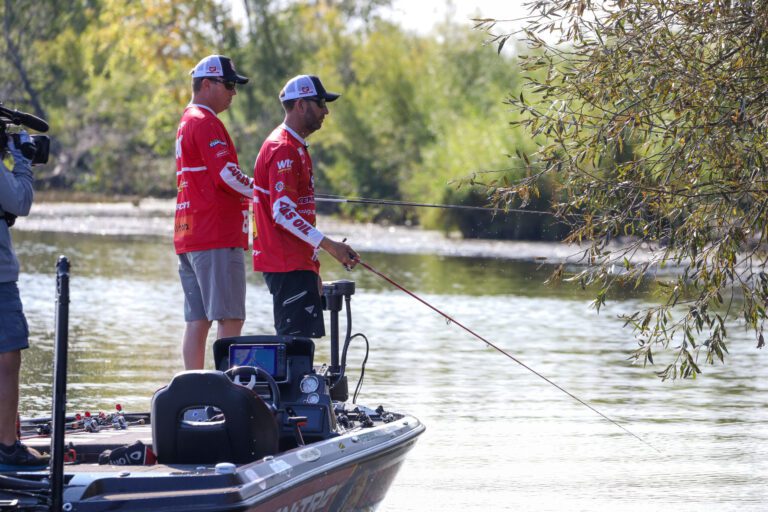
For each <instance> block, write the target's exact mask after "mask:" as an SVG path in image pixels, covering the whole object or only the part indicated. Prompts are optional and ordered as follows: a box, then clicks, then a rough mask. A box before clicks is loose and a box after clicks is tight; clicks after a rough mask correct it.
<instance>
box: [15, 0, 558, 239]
mask: <svg viewBox="0 0 768 512" xmlns="http://www.w3.org/2000/svg"><path fill="white" fill-rule="evenodd" d="M3 1H4V4H3V5H4V21H5V25H4V26H5V27H7V31H6V34H4V38H3V40H2V41H0V50H1V51H2V52H3V54H4V55H5V56H6V57H13V58H6V60H7V61H9V62H15V63H18V65H16V66H15V68H14V72H13V73H10V74H9V77H8V79H7V81H6V82H4V83H3V84H2V85H0V87H2V89H0V99H5V100H7V101H9V102H10V103H11V105H12V106H14V107H16V108H21V109H27V110H29V109H30V108H31V109H32V111H33V112H34V113H37V114H38V115H40V116H41V117H44V118H46V119H48V120H49V121H50V124H51V127H52V129H51V132H50V135H51V136H52V137H53V154H52V159H51V161H52V163H51V164H50V165H48V166H47V167H44V168H42V169H38V171H37V172H36V175H37V181H38V187H40V188H45V187H48V188H68V189H75V190H78V191H84V192H88V191H90V192H96V193H99V194H104V193H118V194H137V195H141V196H143V195H165V196H172V195H173V194H174V193H175V181H174V173H173V168H174V164H173V142H174V135H175V130H176V124H177V123H178V119H179V116H180V115H181V112H182V110H183V108H184V106H185V104H186V103H187V102H188V101H189V98H190V97H191V90H190V89H191V87H190V78H189V75H188V71H189V69H191V68H192V66H193V65H194V64H195V63H196V62H197V61H198V60H199V59H200V58H201V57H202V56H204V55H207V54H210V53H222V54H226V55H229V56H231V57H232V58H233V60H234V62H235V63H236V65H237V68H238V70H239V71H242V72H243V73H244V74H246V75H247V76H249V77H250V79H251V80H250V83H249V84H247V85H246V86H243V87H239V88H238V94H237V97H236V98H235V100H234V101H233V104H232V107H231V108H230V109H229V110H227V111H226V112H225V113H222V114H221V116H222V117H223V119H224V121H225V123H226V124H227V126H228V128H229V131H230V133H231V135H232V138H233V140H234V141H235V142H236V144H237V147H238V155H239V159H240V164H241V166H242V167H243V169H245V170H246V171H249V170H250V169H252V168H253V163H254V161H255V160H256V156H257V154H258V150H259V148H260V146H261V143H262V141H263V140H264V138H265V137H266V136H267V135H268V134H269V132H270V131H271V130H272V129H273V128H274V127H275V126H276V125H277V124H279V123H280V121H282V118H283V111H282V108H281V106H280V104H279V101H278V98H277V95H278V92H279V90H280V88H281V87H282V86H283V84H284V83H285V82H286V81H287V80H288V79H289V78H290V77H292V76H294V75H297V74H302V73H309V74H317V75H319V76H321V77H322V79H323V81H324V83H325V84H326V86H327V87H328V88H329V89H330V90H335V91H339V92H341V93H342V98H341V99H340V100H339V101H337V102H335V103H333V104H331V105H330V110H331V115H330V116H329V117H328V118H327V120H326V122H325V125H324V127H323V130H322V131H321V132H320V133H318V134H316V135H315V136H313V137H311V138H310V143H311V145H312V155H313V158H314V161H315V164H316V166H315V167H316V185H317V190H318V191H319V192H323V193H328V194H339V195H343V196H350V197H367V198H382V199H393V200H412V201H419V202H426V201H428V202H439V203H459V204H468V205H478V206H480V205H485V204H486V202H487V197H488V191H487V188H486V187H485V186H484V184H485V178H486V175H485V173H486V172H487V171H499V170H502V171H503V173H504V176H506V179H507V180H508V181H509V182H510V183H515V182H517V181H518V180H520V179H524V178H525V177H526V176H528V175H529V173H530V168H529V166H519V165H517V164H515V163H512V162H511V160H510V157H509V156H508V155H507V153H515V152H522V153H526V154H531V153H533V152H534V151H535V148H536V146H535V144H534V141H533V139H531V138H530V137H528V135H527V133H525V131H524V130H522V129H520V128H518V129H515V130H513V131H512V132H507V131H505V130H504V127H506V126H507V123H508V117H509V112H508V110H509V109H508V107H507V106H505V105H504V104H503V103H502V100H503V98H504V97H505V96H506V95H507V94H508V93H509V91H510V89H512V88H515V87H517V86H518V84H519V83H520V80H521V77H520V73H519V69H518V68H517V66H515V65H514V63H513V61H511V60H510V59H508V58H499V56H498V55H497V53H496V51H495V49H494V48H493V47H492V46H484V45H483V44H482V43H483V39H484V37H485V36H484V35H483V34H482V33H479V32H476V31H472V30H471V27H470V26H469V25H467V26H458V25H455V24H450V23H445V24H444V25H442V26H441V27H439V28H438V29H437V30H436V31H435V32H434V33H432V34H429V35H419V34H414V33H408V32H405V31H403V29H401V28H400V27H398V26H396V25H393V24H392V23H391V22H387V21H385V20H384V19H383V18H382V17H381V16H380V14H381V13H382V12H383V11H384V10H385V9H386V8H387V7H388V6H389V4H390V1H389V0H367V1H348V0H333V1H324V2H280V1H277V0H232V2H221V1H219V0H187V1H183V2H179V1H174V0H141V1H136V2H124V1H120V0H72V1H66V2H64V1H61V0H45V1H43V2H39V3H38V8H36V9H34V10H32V9H26V8H23V5H22V4H23V3H22V2H18V1H13V0H3ZM235 8H238V9H235ZM231 10H237V12H242V16H240V17H239V19H233V16H232V12H231ZM25 76H26V79H25V78H24V77H25ZM467 176H474V178H470V179H467ZM458 183H463V185H462V186H461V187H460V188H459V189H457V188H456V187H457V184H458ZM551 198H552V190H551V187H550V184H549V183H544V184H541V185H540V186H539V187H538V188H536V189H535V190H534V189H531V193H530V194H529V195H528V196H527V197H525V198H523V199H522V200H516V201H514V202H510V203H509V205H508V206H510V207H514V208H517V207H520V206H521V205H523V203H525V204H526V207H527V208H529V209H536V210H544V209H547V207H548V205H549V203H550V201H551V200H552V199H551ZM341 210H342V213H344V214H346V215H349V216H354V217H356V218H359V219H365V220H376V221H382V222H395V223H399V222H412V223H423V224H425V225H427V226H429V227H435V228H441V229H444V230H446V231H452V230H457V229H458V230H460V231H461V232H462V233H463V234H464V235H465V236H497V237H513V238H534V239H536V238H557V236H558V233H559V232H558V231H557V230H556V229H550V227H551V226H550V225H549V224H551V219H550V220H546V217H541V216H531V215H523V214H517V215H497V216H496V217H491V215H490V214H488V213H482V212H481V213H476V214H472V213H470V214H467V215H465V214H464V212H463V211H462V212H461V213H453V212H450V211H446V210H413V209H406V208H396V209H394V208H386V207H376V206H370V205H368V206H365V207H346V206H345V207H344V208H342V209H341Z"/></svg>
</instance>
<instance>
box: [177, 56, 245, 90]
mask: <svg viewBox="0 0 768 512" xmlns="http://www.w3.org/2000/svg"><path fill="white" fill-rule="evenodd" d="M189 74H190V75H192V78H204V77H209V76H216V77H221V79H222V80H224V81H225V82H235V83H238V84H247V83H248V77H245V76H242V75H238V74H237V73H236V72H235V65H234V64H233V63H232V59H230V58H229V57H225V56H223V55H209V56H207V57H206V58H204V59H203V60H201V61H200V62H198V63H197V66H195V67H194V69H193V70H192V71H190V72H189Z"/></svg>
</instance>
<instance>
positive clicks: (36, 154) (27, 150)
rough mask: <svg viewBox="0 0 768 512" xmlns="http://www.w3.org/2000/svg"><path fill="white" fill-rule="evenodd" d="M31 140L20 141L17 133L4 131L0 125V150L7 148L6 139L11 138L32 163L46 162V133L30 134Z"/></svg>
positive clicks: (47, 144)
mask: <svg viewBox="0 0 768 512" xmlns="http://www.w3.org/2000/svg"><path fill="white" fill-rule="evenodd" d="M0 126H1V125H0ZM29 138H30V139H32V141H31V142H24V143H22V142H21V136H20V134H18V133H4V132H3V129H2V127H0V151H5V150H7V149H8V139H13V145H14V146H16V147H17V148H19V149H20V150H21V154H22V155H24V156H25V157H26V158H28V159H29V160H31V162H32V165H36V164H47V163H48V150H49V148H50V139H49V138H48V136H47V135H30V136H29Z"/></svg>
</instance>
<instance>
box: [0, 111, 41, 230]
mask: <svg viewBox="0 0 768 512" xmlns="http://www.w3.org/2000/svg"><path fill="white" fill-rule="evenodd" d="M9 124H15V125H17V126H19V125H21V126H26V127H27V128H31V129H33V130H36V131H38V132H47V131H48V123H47V122H45V121H43V120H42V119H40V118H39V117H36V116H33V115H32V114H27V113H26V112H19V111H18V110H11V109H9V108H6V107H4V106H3V104H2V102H0V159H2V157H3V156H4V155H5V152H6V151H7V150H8V140H9V139H13V145H14V146H15V147H17V148H18V149H19V150H20V151H21V154H22V155H24V157H25V158H28V159H29V160H30V161H31V163H32V165H35V164H46V163H48V150H49V148H50V142H51V141H50V139H49V138H48V136H47V135H30V140H24V141H22V139H21V134H19V133H9V132H8V131H7V128H8V125H9ZM0 212H2V216H3V218H4V220H5V222H6V224H8V226H13V224H14V223H15V222H16V215H14V214H12V213H8V212H5V211H2V209H1V208H0Z"/></svg>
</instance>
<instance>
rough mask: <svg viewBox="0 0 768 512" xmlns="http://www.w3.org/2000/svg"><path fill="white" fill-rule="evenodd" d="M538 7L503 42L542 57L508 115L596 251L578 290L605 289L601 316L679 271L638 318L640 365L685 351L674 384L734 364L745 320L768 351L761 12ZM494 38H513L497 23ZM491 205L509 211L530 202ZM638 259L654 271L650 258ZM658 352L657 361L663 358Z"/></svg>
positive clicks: (508, 190) (649, 2) (703, 4)
mask: <svg viewBox="0 0 768 512" xmlns="http://www.w3.org/2000/svg"><path fill="white" fill-rule="evenodd" d="M528 6H529V8H530V16H529V18H528V20H529V22H528V23H529V25H528V26H527V27H526V28H523V29H516V30H514V31H509V34H506V35H514V36H515V37H517V38H518V39H520V40H522V41H523V42H524V43H526V44H525V45H524V46H526V47H527V48H530V49H531V50H530V53H529V54H523V55H520V58H519V65H520V66H521V67H522V70H523V73H524V74H525V75H526V77H527V80H528V81H527V83H526V84H523V85H522V86H521V90H520V92H519V94H518V93H517V91H515V94H511V95H509V96H508V99H507V103H508V104H509V105H510V106H511V107H512V108H513V110H515V111H519V112H520V116H521V117H520V118H519V119H517V121H518V122H517V126H519V127H522V128H525V129H527V131H528V133H529V134H530V136H531V137H534V138H535V140H536V141H537V143H538V144H539V147H538V151H537V152H536V153H533V154H529V155H520V154H519V153H518V159H520V160H523V159H522V158H521V157H522V156H527V157H529V158H530V161H531V163H532V165H534V166H538V169H539V172H538V173H537V174H535V177H536V178H537V179H550V180H552V179H554V182H556V183H557V185H558V186H559V189H560V195H559V196H555V197H559V198H560V200H559V201H556V202H555V203H554V204H553V210H554V211H555V212H557V214H558V216H559V217H560V218H561V219H562V220H563V221H564V222H566V223H567V224H568V226H569V231H570V236H569V238H568V240H569V241H571V242H574V243H584V244H586V245H585V246H584V247H585V251H584V262H585V264H586V265H588V266H587V267H586V270H584V271H583V272H581V273H580V274H579V276H578V279H577V281H578V282H581V283H587V284H596V285H598V289H599V290H600V292H599V294H598V297H597V299H596V301H595V304H596V305H603V304H604V303H605V300H606V291H607V290H610V289H611V288H612V287H613V286H616V285H617V283H626V282H631V280H632V278H636V279H637V280H638V282H639V280H641V279H643V278H644V276H646V275H647V274H648V273H649V272H657V271H658V270H659V269H663V268H669V267H673V268H675V269H677V270H679V271H677V270H676V271H675V272H673V273H672V274H671V275H667V276H666V277H665V279H666V280H668V281H669V284H670V286H659V287H658V289H659V293H660V300H659V303H658V304H657V305H653V306H651V307H649V308H647V309H645V310H643V311H642V312H636V313H635V314H630V315H627V318H625V320H626V322H627V325H630V326H632V328H633V329H634V332H635V334H636V337H637V341H638V345H639V348H637V349H636V350H635V352H634V353H633V357H634V358H635V359H636V360H637V361H638V362H642V363H646V362H650V363H653V360H652V359H651V358H652V357H653V356H652V355H651V354H652V352H651V346H654V345H659V346H660V347H659V348H670V347H671V348H673V353H672V354H673V355H672V358H673V360H672V361H671V363H669V364H668V365H666V366H665V369H664V370H661V371H659V372H657V373H658V374H659V375H660V377H661V378H662V379H668V378H677V377H683V378H695V376H696V375H697V374H698V373H700V372H701V367H700V366H699V364H698V361H699V359H700V358H701V357H703V359H704V360H706V361H707V362H708V363H710V364H713V363H714V362H716V361H724V360H725V357H726V355H727V352H728V351H727V349H726V341H727V332H726V329H725V324H726V322H727V321H729V320H730V321H733V320H735V319H739V320H740V321H742V322H743V323H744V324H745V325H746V327H747V329H748V330H749V331H751V332H752V333H753V334H754V336H755V340H756V342H757V346H758V347H762V346H763V344H764V341H763V332H764V324H765V321H766V312H765V305H766V303H768V287H766V285H765V278H764V277H763V276H765V269H766V263H767V261H766V245H767V242H768V241H767V240H766V237H767V236H768V169H767V168H766V164H765V162H766V156H768V155H766V153H767V152H768V94H766V91H768V44H766V34H768V9H765V6H764V2H752V1H745V2H741V1H739V2H723V1H721V0H709V1H707V0H701V1H697V2H690V1H684V0H664V1H662V0H622V1H619V2H597V1H589V0H580V1H578V2H573V1H572V0H536V1H533V2H529V4H528ZM487 27H489V28H487V29H488V30H489V31H491V30H494V31H498V30H500V29H501V30H504V28H503V25H502V24H501V22H498V21H497V22H496V24H488V25H487ZM497 37H498V36H497ZM523 91H525V92H526V94H525V102H523V100H522V98H523ZM516 96H517V98H516ZM520 163H521V164H522V163H525V164H526V165H527V164H528V162H527V161H526V162H520ZM492 185H493V184H492ZM521 186H526V187H527V186H530V183H525V184H522V185H521ZM492 192H493V193H494V196H493V197H494V199H495V200H496V201H497V202H499V203H503V202H504V201H506V200H507V197H508V196H509V195H512V194H515V193H517V190H516V189H515V187H507V186H505V187H497V188H495V189H494V190H492ZM617 240H618V241H619V242H620V243H619V244H611V242H615V241H617ZM641 253H643V254H646V256H647V259H646V260H640V259H638V258H637V257H638V255H639V254H641ZM616 268H619V269H620V271H618V272H616V271H614V269H616ZM641 319H642V320H641ZM655 352H656V354H655V359H656V360H657V361H658V360H659V359H660V354H661V353H662V352H661V351H659V350H655ZM702 352H703V353H702ZM667 353H669V351H667ZM700 356H701V357H700Z"/></svg>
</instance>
